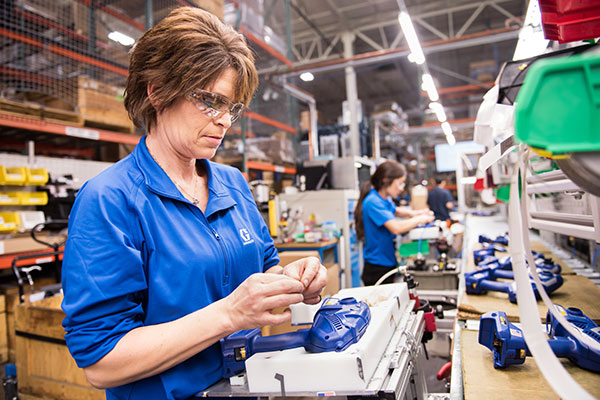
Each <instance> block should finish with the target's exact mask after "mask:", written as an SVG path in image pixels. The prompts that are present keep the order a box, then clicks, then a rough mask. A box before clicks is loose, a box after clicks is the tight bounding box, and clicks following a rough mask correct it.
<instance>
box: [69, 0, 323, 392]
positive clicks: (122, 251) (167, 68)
mask: <svg viewBox="0 0 600 400" xmlns="http://www.w3.org/2000/svg"><path fill="white" fill-rule="evenodd" d="M257 83H258V79H257V73H256V70H255V67H254V58H253V56H252V53H251V51H250V49H249V48H248V46H247V45H246V42H245V40H244V38H243V36H242V35H241V34H239V33H237V32H235V31H234V30H233V28H231V27H229V26H226V25H224V24H223V23H221V22H220V21H219V20H218V18H216V17H215V16H213V15H211V14H209V13H207V12H205V11H202V10H200V9H197V8H180V9H177V10H175V11H173V12H172V13H171V14H169V15H168V16H167V17H166V18H164V19H163V20H162V21H161V22H160V23H159V24H157V25H156V26H155V27H154V28H152V29H150V30H149V31H148V32H146V33H145V34H144V35H143V36H142V37H141V38H140V39H139V41H138V42H137V43H136V45H135V47H134V48H133V50H132V53H131V62H130V68H129V76H128V78H127V87H126V95H125V107H126V108H127V110H128V112H129V115H130V117H131V118H132V119H133V120H134V122H135V123H136V125H137V126H138V127H144V128H145V129H146V130H147V132H148V135H147V136H145V137H143V138H142V139H141V140H140V142H139V144H138V145H137V146H136V148H135V149H134V151H133V153H132V154H130V155H129V156H127V157H125V158H124V159H122V160H121V161H119V162H118V163H116V164H115V165H113V166H112V167H110V168H108V169H107V170H106V171H104V172H103V173H101V174H100V175H98V176H97V177H96V178H94V179H91V180H90V181H88V182H87V183H86V184H85V185H84V186H83V187H82V188H81V190H80V191H79V193H78V195H77V198H76V201H75V205H74V207H73V210H72V212H71V215H70V219H69V237H68V241H67V244H66V249H65V255H64V262H63V290H64V294H65V297H64V301H63V304H62V306H63V310H64V311H65V313H66V318H65V320H64V322H63V326H64V327H65V330H66V335H65V340H66V342H67V346H68V347H69V350H70V352H71V354H72V355H73V357H74V359H75V361H76V362H77V365H78V366H79V367H81V368H83V369H84V372H85V374H86V377H87V379H88V380H89V381H90V383H91V384H92V385H93V386H95V387H97V388H103V389H106V396H107V398H108V399H144V400H147V399H187V398H189V397H191V396H193V395H194V394H196V393H198V392H199V391H202V390H204V389H206V388H207V387H208V386H210V385H211V384H213V383H215V382H216V381H217V380H219V379H220V377H221V376H222V360H221V354H220V350H219V343H218V341H219V339H220V338H222V337H224V336H226V335H228V334H230V333H233V332H235V331H238V330H242V329H251V328H257V327H261V326H264V325H276V324H280V323H282V322H285V321H286V320H289V318H290V314H289V311H287V312H284V313H283V314H273V313H272V312H271V311H272V310H273V309H275V308H277V307H286V306H288V305H290V304H294V303H298V302H301V301H304V302H305V303H308V304H316V303H318V302H319V300H320V295H319V294H320V292H321V290H322V288H323V287H324V286H325V284H326V279H327V278H326V270H325V268H324V267H323V266H322V265H321V264H320V262H319V260H317V259H316V258H308V259H304V260H300V261H298V262H295V263H292V264H290V265H288V266H286V267H285V268H282V267H280V266H278V263H279V257H278V255H277V251H276V249H275V247H274V244H273V240H272V239H271V237H270V236H269V231H268V229H267V227H266V226H265V223H264V221H263V219H262V217H261V215H260V213H259V211H258V209H257V207H256V204H255V202H254V199H253V197H252V194H251V192H250V190H249V188H248V184H247V183H246V181H245V179H244V177H243V176H242V174H241V173H240V172H239V171H238V170H237V169H235V168H232V167H228V166H224V165H219V164H216V163H213V162H210V161H208V160H209V159H210V158H211V157H213V156H214V154H215V152H216V150H217V148H218V147H219V145H220V144H221V141H222V140H223V137H224V136H225V133H226V132H227V130H228V129H229V127H230V126H231V124H232V123H233V121H235V120H236V119H237V118H238V117H239V115H240V114H241V112H242V111H243V109H244V108H245V107H246V106H247V105H248V103H249V102H250V99H251V97H252V94H253V92H254V91H255V89H256V86H257Z"/></svg>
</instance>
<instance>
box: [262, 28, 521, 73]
mask: <svg viewBox="0 0 600 400" xmlns="http://www.w3.org/2000/svg"><path fill="white" fill-rule="evenodd" d="M518 37H519V31H518V30H517V29H514V28H501V29H494V30H490V31H484V32H478V33H476V34H471V35H465V36H463V37H462V38H458V39H448V40H436V41H433V42H427V43H423V44H422V47H423V52H424V53H425V54H432V53H438V52H443V51H449V50H456V49H462V48H467V47H473V46H479V45H483V44H489V43H497V42H501V41H504V40H514V39H516V38H518ZM408 53H409V51H408V48H407V47H399V48H395V49H388V50H383V51H374V52H370V53H363V54H358V55H356V56H354V57H353V58H351V59H345V58H336V59H330V60H324V61H319V62H309V63H295V64H294V66H292V68H291V69H288V68H285V70H284V69H281V68H280V67H278V66H277V67H271V68H265V69H262V70H260V71H259V74H264V73H270V74H277V75H284V76H291V75H296V74H297V73H298V72H300V71H306V70H310V71H311V72H313V73H315V72H324V71H332V70H338V69H342V68H345V67H347V66H353V67H354V68H358V67H361V66H365V65H369V64H375V63H382V62H389V61H391V60H395V59H398V58H401V57H404V56H407V55H408Z"/></svg>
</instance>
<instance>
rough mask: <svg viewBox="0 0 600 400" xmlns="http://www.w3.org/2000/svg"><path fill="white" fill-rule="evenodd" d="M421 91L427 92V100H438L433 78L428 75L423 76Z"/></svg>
mask: <svg viewBox="0 0 600 400" xmlns="http://www.w3.org/2000/svg"><path fill="white" fill-rule="evenodd" d="M421 89H423V90H424V91H426V92H427V96H429V100H431V101H438V100H439V99H440V96H439V95H438V92H437V89H436V88H435V83H433V78H432V77H431V75H430V74H423V83H422V84H421Z"/></svg>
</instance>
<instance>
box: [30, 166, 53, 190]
mask: <svg viewBox="0 0 600 400" xmlns="http://www.w3.org/2000/svg"><path fill="white" fill-rule="evenodd" d="M25 174H26V178H25V184H26V185H35V186H42V185H45V184H46V182H48V170H47V169H46V168H26V169H25Z"/></svg>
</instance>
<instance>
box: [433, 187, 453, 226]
mask: <svg viewBox="0 0 600 400" xmlns="http://www.w3.org/2000/svg"><path fill="white" fill-rule="evenodd" d="M434 182H435V185H434V187H433V188H432V189H431V190H430V191H429V193H428V194H427V205H428V206H429V208H430V209H431V211H433V214H434V215H435V219H440V220H442V221H446V220H449V219H450V210H452V209H453V208H454V198H453V197H452V195H451V194H450V191H449V190H448V189H446V180H445V179H441V178H435V180H434Z"/></svg>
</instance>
